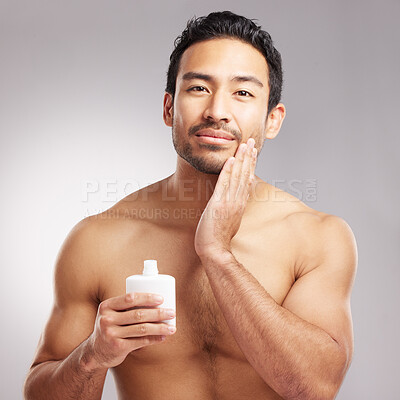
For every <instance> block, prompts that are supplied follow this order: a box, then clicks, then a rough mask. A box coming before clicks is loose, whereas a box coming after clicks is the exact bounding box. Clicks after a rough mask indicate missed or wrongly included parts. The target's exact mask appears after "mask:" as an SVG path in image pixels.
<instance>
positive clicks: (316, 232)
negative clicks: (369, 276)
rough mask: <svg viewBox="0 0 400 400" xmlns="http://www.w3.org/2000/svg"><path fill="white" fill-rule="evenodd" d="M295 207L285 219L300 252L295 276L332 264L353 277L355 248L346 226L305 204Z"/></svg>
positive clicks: (342, 222) (344, 223)
mask: <svg viewBox="0 0 400 400" xmlns="http://www.w3.org/2000/svg"><path fill="white" fill-rule="evenodd" d="M297 207H298V210H293V211H292V212H290V213H289V214H288V215H287V217H286V218H285V219H286V223H287V226H288V229H290V231H291V232H293V234H294V236H295V237H296V239H297V240H298V243H299V245H300V246H299V248H300V249H301V253H300V254H299V257H298V262H297V266H296V267H297V268H296V276H297V277H300V276H302V275H304V274H306V273H308V272H310V271H312V270H313V269H315V268H317V267H321V266H322V267H323V266H327V265H333V264H334V265H335V268H336V269H339V268H346V270H347V272H346V273H347V274H349V275H351V276H354V274H355V270H356V266H357V245H356V240H355V237H354V234H353V231H352V229H351V228H350V226H349V224H348V223H347V222H346V221H345V220H344V219H343V218H341V217H339V216H336V215H332V214H327V213H324V212H321V211H317V210H314V209H312V208H311V207H308V206H307V205H305V204H304V203H301V204H300V203H299V204H298V205H297Z"/></svg>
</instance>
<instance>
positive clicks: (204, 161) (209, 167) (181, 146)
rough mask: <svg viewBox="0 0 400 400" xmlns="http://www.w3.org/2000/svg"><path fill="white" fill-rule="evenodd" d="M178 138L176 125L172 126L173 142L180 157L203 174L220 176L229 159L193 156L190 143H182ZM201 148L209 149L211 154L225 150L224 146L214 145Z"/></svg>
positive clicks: (204, 144)
mask: <svg viewBox="0 0 400 400" xmlns="http://www.w3.org/2000/svg"><path fill="white" fill-rule="evenodd" d="M178 137H179V134H177V133H176V129H175V124H172V142H173V144H174V147H175V151H176V152H177V153H178V155H179V156H180V157H181V158H183V159H184V160H185V161H187V162H188V163H189V164H190V165H191V166H192V167H193V168H195V169H197V170H198V171H200V172H203V173H204V174H211V175H219V174H220V172H221V170H222V168H223V166H224V164H225V161H226V160H227V159H228V157H227V158H226V159H216V158H213V157H212V156H210V157H209V158H207V157H202V156H196V155H193V148H192V146H191V144H190V143H189V141H186V142H183V143H181V142H180V141H179V139H178ZM201 146H202V147H204V148H206V149H208V150H209V151H210V153H211V154H214V153H216V152H218V151H223V150H224V148H223V147H222V146H218V145H213V144H206V143H202V144H201Z"/></svg>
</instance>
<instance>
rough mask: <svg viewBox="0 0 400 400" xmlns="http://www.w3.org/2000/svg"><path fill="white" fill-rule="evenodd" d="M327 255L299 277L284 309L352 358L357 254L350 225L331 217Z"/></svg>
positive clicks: (325, 245)
mask: <svg viewBox="0 0 400 400" xmlns="http://www.w3.org/2000/svg"><path fill="white" fill-rule="evenodd" d="M324 233H325V236H324V255H323V258H322V259H321V263H320V265H318V266H317V267H316V268H314V269H312V270H311V271H310V272H307V273H305V274H304V275H302V276H300V277H299V278H298V279H297V280H296V282H295V283H294V284H293V286H292V288H291V290H290V291H289V293H288V295H287V296H286V298H285V300H284V302H283V304H282V306H283V307H285V308H286V309H288V310H289V311H291V312H293V313H294V314H296V315H297V316H299V317H300V318H302V319H304V320H305V321H307V322H309V323H311V324H313V325H315V326H317V327H319V328H321V329H323V330H324V331H325V332H326V333H328V334H329V335H330V336H331V337H332V339H334V340H335V341H336V342H337V343H338V344H339V346H340V347H341V348H342V350H343V351H344V352H345V354H346V358H347V360H348V362H347V364H349V363H350V361H351V357H352V354H353V326H352V318H351V309H350V296H351V289H352V286H353V282H354V277H355V272H356V265H357V252H356V244H355V240H354V236H353V234H352V232H351V230H350V228H349V227H348V225H347V224H346V223H345V222H344V221H343V220H341V219H340V218H337V217H331V220H330V221H328V222H327V224H326V226H325V228H324Z"/></svg>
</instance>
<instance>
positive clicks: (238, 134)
mask: <svg viewBox="0 0 400 400" xmlns="http://www.w3.org/2000/svg"><path fill="white" fill-rule="evenodd" d="M208 128H209V129H214V130H216V131H218V130H222V131H225V132H229V133H231V134H232V135H233V136H234V137H235V139H236V140H238V141H239V142H240V141H241V140H242V133H241V132H240V131H238V130H236V129H233V128H231V127H229V126H228V125H227V124H225V123H224V122H222V123H219V124H218V123H215V122H211V121H210V122H204V123H202V124H198V125H193V126H192V127H191V128H190V129H189V136H191V135H195V134H196V132H198V131H200V130H202V129H208Z"/></svg>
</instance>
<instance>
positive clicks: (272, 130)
mask: <svg viewBox="0 0 400 400" xmlns="http://www.w3.org/2000/svg"><path fill="white" fill-rule="evenodd" d="M285 116H286V108H285V106H284V105H283V104H282V103H279V104H278V105H277V106H276V107H274V108H273V109H272V111H271V112H270V113H269V115H268V117H267V125H266V127H265V138H266V139H274V138H275V137H276V135H277V134H278V133H279V131H280V129H281V126H282V122H283V120H284V119H285Z"/></svg>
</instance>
